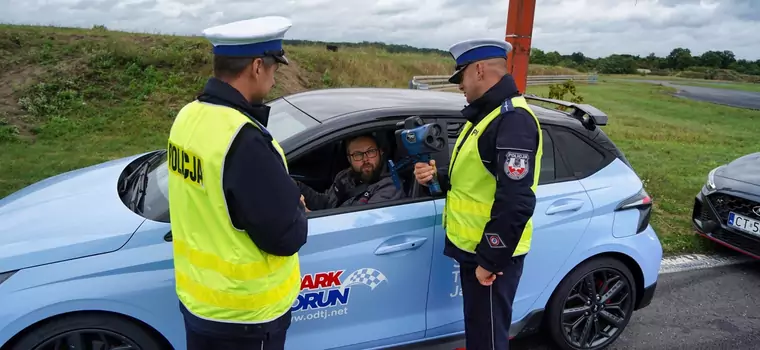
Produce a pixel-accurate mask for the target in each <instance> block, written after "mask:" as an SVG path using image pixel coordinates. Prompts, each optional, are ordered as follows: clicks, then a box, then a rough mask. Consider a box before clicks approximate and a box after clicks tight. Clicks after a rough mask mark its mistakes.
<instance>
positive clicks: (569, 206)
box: [546, 199, 583, 215]
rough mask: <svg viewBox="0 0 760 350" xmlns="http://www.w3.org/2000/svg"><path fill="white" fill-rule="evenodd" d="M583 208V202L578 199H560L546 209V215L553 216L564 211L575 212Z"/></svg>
mask: <svg viewBox="0 0 760 350" xmlns="http://www.w3.org/2000/svg"><path fill="white" fill-rule="evenodd" d="M581 207H583V201H582V200H580V199H560V200H558V201H556V202H554V203H552V205H550V206H549V208H547V209H546V215H553V214H556V213H561V212H564V211H576V210H578V209H580V208H581Z"/></svg>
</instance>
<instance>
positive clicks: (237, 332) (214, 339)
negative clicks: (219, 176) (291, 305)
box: [180, 78, 307, 350]
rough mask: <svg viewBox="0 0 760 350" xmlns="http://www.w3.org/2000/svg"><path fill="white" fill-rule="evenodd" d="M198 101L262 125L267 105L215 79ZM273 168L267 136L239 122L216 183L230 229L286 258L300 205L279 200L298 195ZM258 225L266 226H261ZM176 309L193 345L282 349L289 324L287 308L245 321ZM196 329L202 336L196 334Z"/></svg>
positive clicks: (219, 349)
mask: <svg viewBox="0 0 760 350" xmlns="http://www.w3.org/2000/svg"><path fill="white" fill-rule="evenodd" d="M198 100H199V101H201V102H208V103H212V104H216V105H222V106H226V107H231V108H234V109H236V110H238V111H240V112H242V113H243V114H245V115H247V116H248V117H250V118H252V119H253V120H255V121H257V122H258V123H260V124H262V125H264V126H266V125H267V121H268V118H269V107H268V106H266V105H252V104H250V103H248V101H247V100H246V99H245V98H244V97H243V95H242V94H240V92H238V90H236V89H235V88H233V87H232V86H231V85H229V84H227V83H225V82H224V81H221V80H219V79H217V78H211V79H209V80H208V82H207V83H206V86H205V87H204V89H203V92H202V93H201V95H200V96H198ZM278 168H279V169H281V168H282V159H281V158H280V156H279V155H278V153H277V151H276V150H275V149H274V147H273V146H272V143H271V136H269V135H267V134H264V133H263V132H261V130H259V129H257V128H256V127H254V126H252V125H245V126H244V127H243V128H242V129H241V130H240V132H239V133H238V135H237V137H236V138H235V140H234V141H233V142H232V145H231V146H230V150H229V152H228V153H227V158H226V159H225V163H224V176H223V179H224V182H223V184H222V186H223V189H224V192H225V196H226V200H227V207H228V208H229V213H230V218H231V219H232V221H233V224H234V225H235V227H241V228H243V229H245V231H246V232H247V233H248V235H249V236H250V237H251V240H252V241H253V243H255V244H256V246H257V247H259V248H260V249H262V250H264V251H267V252H269V253H271V254H275V255H282V256H287V255H293V254H295V253H296V252H298V250H299V249H300V248H301V246H303V245H304V244H305V243H306V232H307V219H306V215H305V209H304V207H303V206H302V205H301V204H300V203H299V206H298V207H293V206H292V201H284V200H281V198H293V197H300V195H301V194H300V192H299V189H298V186H296V184H295V182H294V181H293V180H292V179H290V178H286V177H279V176H270V174H272V173H273V172H272V171H273V170H274V169H278ZM261 218H266V220H261ZM264 223H266V227H262V224H264ZM273 232H278V234H272V233H273ZM180 310H181V311H182V313H183V315H184V316H185V322H186V324H187V328H188V330H189V331H188V334H187V341H188V342H189V343H192V344H193V348H194V349H214V350H233V349H240V348H241V346H244V345H245V346H247V345H248V344H250V343H249V341H247V340H246V338H261V337H265V338H266V339H268V341H267V342H266V346H265V348H264V349H269V348H271V349H282V347H283V346H284V343H285V335H286V333H285V331H286V330H287V329H288V328H289V327H290V323H291V312H290V311H288V312H287V313H285V314H284V315H282V316H281V317H279V318H277V319H275V320H273V321H271V322H267V323H262V324H254V325H251V324H235V323H221V322H209V321H206V320H204V319H201V318H199V317H197V316H195V315H193V314H192V313H191V312H189V311H187V309H185V307H184V306H183V305H182V303H180ZM198 333H201V334H203V335H204V336H202V337H201V336H196V334H198Z"/></svg>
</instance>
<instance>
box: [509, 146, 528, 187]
mask: <svg viewBox="0 0 760 350" xmlns="http://www.w3.org/2000/svg"><path fill="white" fill-rule="evenodd" d="M529 158H530V155H529V154H528V153H526V152H515V151H509V152H507V156H506V157H505V159H504V173H506V174H507V177H508V178H510V179H512V180H521V179H522V178H524V177H525V176H526V175H528V171H529V170H530V169H528V168H529V167H530V165H529V164H528V159H529Z"/></svg>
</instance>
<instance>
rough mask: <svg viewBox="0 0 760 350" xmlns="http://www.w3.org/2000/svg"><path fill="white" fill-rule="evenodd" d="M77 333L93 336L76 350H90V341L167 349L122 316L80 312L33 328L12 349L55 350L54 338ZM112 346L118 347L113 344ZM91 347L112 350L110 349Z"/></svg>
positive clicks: (139, 349)
mask: <svg viewBox="0 0 760 350" xmlns="http://www.w3.org/2000/svg"><path fill="white" fill-rule="evenodd" d="M77 331H87V332H92V333H88V335H86V338H85V339H86V340H87V341H86V342H85V343H84V344H83V347H73V348H75V349H85V350H87V349H91V347H90V346H91V344H92V343H91V342H89V341H90V340H92V341H101V339H106V340H109V341H113V342H122V344H129V345H131V346H132V347H131V348H130V347H124V349H135V350H159V349H164V348H166V346H165V345H164V344H163V342H162V341H160V340H158V339H156V337H155V336H154V335H153V334H151V333H150V332H149V331H148V330H146V329H145V328H144V327H142V326H141V325H138V324H136V323H135V322H132V321H130V320H128V319H126V318H124V317H120V316H117V315H113V314H106V313H82V314H73V315H66V316H61V317H57V318H53V319H51V320H48V321H45V322H43V323H41V324H39V325H36V326H35V327H34V328H32V329H30V330H29V331H28V332H25V334H24V335H22V336H21V338H19V339H18V340H17V341H15V342H14V343H13V347H12V348H11V350H47V349H56V347H55V346H54V344H55V340H56V339H63V340H64V341H65V340H66V337H67V334H68V335H72V334H74V333H73V332H77ZM69 339H72V340H73V339H75V337H73V336H72V337H71V338H69ZM45 343H47V344H45ZM43 344H45V347H40V346H41V345H43ZM64 344H65V345H68V346H72V345H74V344H71V343H64ZM112 344H114V345H118V344H116V343H112ZM66 348H68V347H66ZM94 348H96V349H97V348H102V349H111V348H112V346H102V347H94Z"/></svg>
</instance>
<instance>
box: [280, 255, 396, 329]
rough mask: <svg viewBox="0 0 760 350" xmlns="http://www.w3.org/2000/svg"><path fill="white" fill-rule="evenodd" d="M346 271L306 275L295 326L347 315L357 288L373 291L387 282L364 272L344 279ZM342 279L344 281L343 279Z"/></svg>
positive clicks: (294, 308) (374, 272)
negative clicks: (357, 286)
mask: <svg viewBox="0 0 760 350" xmlns="http://www.w3.org/2000/svg"><path fill="white" fill-rule="evenodd" d="M344 272H345V270H337V271H328V272H318V273H314V274H307V275H304V276H303V278H301V294H299V295H298V298H297V299H296V301H295V302H294V303H293V306H292V307H291V308H290V310H291V311H292V312H293V322H298V321H310V320H318V319H322V320H323V319H327V318H330V317H333V316H343V315H345V314H347V313H348V306H347V305H348V301H349V297H350V296H351V292H352V290H353V288H354V287H352V286H354V285H364V286H367V287H369V289H370V290H374V289H375V287H377V286H378V285H379V284H380V283H382V282H383V281H386V280H387V279H386V278H385V275H383V273H382V272H380V271H378V270H375V269H372V268H363V269H359V270H356V271H354V272H352V273H351V274H349V275H346V276H344ZM341 277H343V278H342V279H341Z"/></svg>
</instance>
